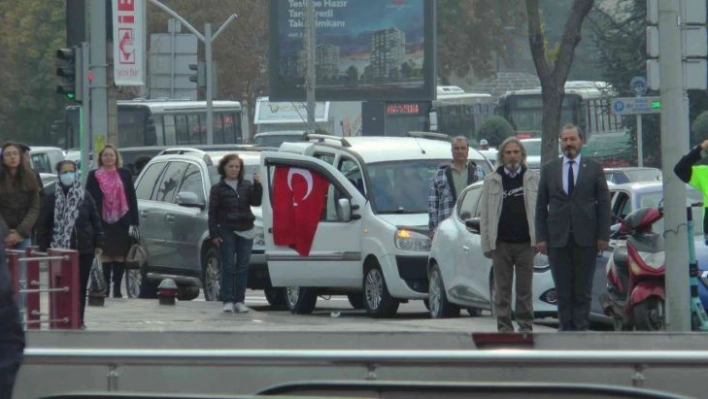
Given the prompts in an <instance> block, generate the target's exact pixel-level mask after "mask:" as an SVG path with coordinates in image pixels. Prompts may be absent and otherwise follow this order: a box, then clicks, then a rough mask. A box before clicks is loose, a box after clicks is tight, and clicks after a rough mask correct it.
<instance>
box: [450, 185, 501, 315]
mask: <svg viewBox="0 0 708 399" xmlns="http://www.w3.org/2000/svg"><path fill="white" fill-rule="evenodd" d="M481 196H482V184H477V185H474V186H472V187H470V188H469V190H467V191H466V192H465V196H464V197H463V198H461V199H460V206H459V211H458V213H457V214H456V215H455V216H454V217H457V218H458V219H459V221H460V223H458V226H459V228H460V237H461V240H460V241H461V245H460V247H461V251H460V258H459V259H458V260H457V262H455V267H456V269H457V270H456V274H457V275H458V276H460V277H459V278H460V285H461V286H462V287H465V290H463V291H462V292H461V295H462V296H463V298H464V299H465V300H466V301H468V302H472V303H481V302H485V299H484V298H489V270H490V265H491V263H492V261H491V260H490V259H488V258H486V257H485V256H484V253H483V252H482V236H481V234H480V232H479V231H477V230H472V229H468V228H467V226H465V222H464V221H465V220H466V219H470V218H474V219H477V220H479V219H480V217H481V213H482V210H481V208H480V207H479V200H480V198H481ZM468 215H471V216H468Z"/></svg>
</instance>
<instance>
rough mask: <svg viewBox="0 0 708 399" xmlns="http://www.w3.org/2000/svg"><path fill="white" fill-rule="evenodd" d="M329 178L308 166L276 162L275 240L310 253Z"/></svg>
mask: <svg viewBox="0 0 708 399" xmlns="http://www.w3.org/2000/svg"><path fill="white" fill-rule="evenodd" d="M328 186H329V182H328V181H327V179H325V178H324V177H322V176H320V175H319V174H317V173H314V172H312V171H309V170H307V169H301V168H294V167H286V166H276V167H275V174H274V176H273V241H274V242H275V245H287V246H289V247H291V248H294V249H295V250H296V251H297V253H298V254H300V255H302V256H308V255H309V254H310V249H311V248H312V241H313V240H314V238H315V232H316V231H317V225H318V224H319V222H320V218H321V217H322V211H323V210H324V206H325V199H326V196H327V188H328Z"/></svg>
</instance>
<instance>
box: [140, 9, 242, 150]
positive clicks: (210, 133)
mask: <svg viewBox="0 0 708 399" xmlns="http://www.w3.org/2000/svg"><path fill="white" fill-rule="evenodd" d="M149 1H150V3H152V4H154V5H156V6H157V7H159V8H161V9H162V10H163V11H165V12H166V13H168V14H170V15H171V16H172V17H173V18H175V19H177V20H179V21H180V22H181V23H182V24H183V25H184V26H185V27H186V28H187V29H189V31H190V32H192V33H194V35H195V36H196V37H197V38H198V39H199V40H201V41H202V42H203V43H204V47H205V57H206V60H205V63H206V103H207V144H214V107H213V104H214V84H213V82H214V75H213V72H212V59H211V58H212V47H211V45H212V42H213V41H214V40H215V39H216V38H217V37H218V36H219V35H220V34H221V32H223V31H224V29H226V27H227V26H229V24H230V23H231V22H233V20H235V19H236V18H238V15H236V14H235V13H234V14H231V16H229V18H228V19H227V20H226V21H225V22H224V23H223V24H222V25H221V27H220V28H219V29H218V30H217V31H216V33H214V34H213V35H212V33H211V24H210V23H206V24H204V34H203V35H202V34H201V32H199V31H198V30H196V29H195V28H194V27H193V26H192V25H191V24H190V23H189V22H187V20H186V19H184V18H182V16H180V15H179V14H177V13H176V12H175V11H173V10H172V9H171V8H169V7H167V6H166V5H164V4H162V3H160V2H159V1H158V0H149Z"/></svg>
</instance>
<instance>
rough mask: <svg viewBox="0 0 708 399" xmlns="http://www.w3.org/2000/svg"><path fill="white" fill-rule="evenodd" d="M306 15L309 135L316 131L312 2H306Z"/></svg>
mask: <svg viewBox="0 0 708 399" xmlns="http://www.w3.org/2000/svg"><path fill="white" fill-rule="evenodd" d="M306 13H307V15H306V16H305V51H306V54H307V72H306V75H305V89H306V90H307V126H308V130H309V131H310V133H314V132H315V131H316V130H317V124H316V123H315V85H316V79H317V74H316V72H315V67H316V57H317V51H316V46H317V43H316V39H315V4H314V0H307V8H306Z"/></svg>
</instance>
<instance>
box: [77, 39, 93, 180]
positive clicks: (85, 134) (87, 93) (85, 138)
mask: <svg viewBox="0 0 708 399" xmlns="http://www.w3.org/2000/svg"><path fill="white" fill-rule="evenodd" d="M89 58H90V57H89V46H88V43H86V42H83V43H81V69H82V70H83V71H84V72H86V76H87V75H88V70H89V68H88V66H89ZM86 76H83V77H84V78H86ZM90 86H91V83H90V82H89V81H88V79H84V81H83V84H82V85H81V98H82V99H83V104H81V108H80V110H81V122H80V124H79V146H80V148H79V150H80V151H81V184H82V185H84V186H85V185H86V177H88V171H89V170H90V166H89V163H90V161H89V151H90V146H89V144H90V142H89V137H91V121H90V119H89V118H90V115H89V110H88V108H89V104H91V87H90Z"/></svg>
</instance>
